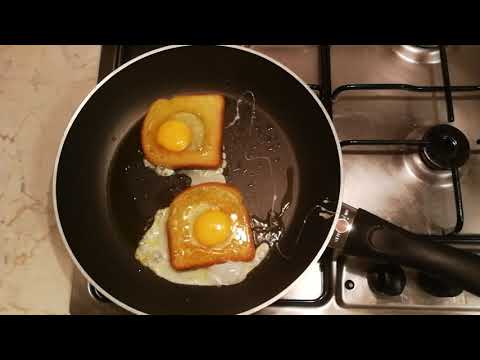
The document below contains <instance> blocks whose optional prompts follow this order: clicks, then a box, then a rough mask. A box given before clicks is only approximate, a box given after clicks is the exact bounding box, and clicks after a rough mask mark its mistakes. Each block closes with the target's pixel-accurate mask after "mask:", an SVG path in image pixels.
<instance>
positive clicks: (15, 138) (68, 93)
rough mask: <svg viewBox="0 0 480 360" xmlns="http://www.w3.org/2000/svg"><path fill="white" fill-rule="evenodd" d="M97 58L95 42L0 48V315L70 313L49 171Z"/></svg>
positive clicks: (68, 267)
mask: <svg viewBox="0 0 480 360" xmlns="http://www.w3.org/2000/svg"><path fill="white" fill-rule="evenodd" d="M99 58H100V46H0V109H1V111H0V124H1V125H0V163H1V166H0V314H68V311H69V300H70V289H71V281H70V277H71V274H72V269H73V266H74V265H73V263H72V262H71V260H70V258H69V256H68V254H67V251H66V250H65V248H64V246H63V243H62V240H61V238H60V235H59V233H58V230H57V227H56V223H55V217H54V214H53V206H52V197H51V181H52V171H53V166H54V162H55V157H56V153H57V149H58V145H59V143H60V140H61V138H62V135H63V132H64V130H65V127H66V125H67V123H68V121H69V119H70V117H71V115H72V114H73V113H74V111H75V109H76V107H77V106H78V105H79V104H80V102H81V101H82V99H83V98H84V97H85V96H86V95H87V94H88V92H89V91H90V90H91V89H92V88H93V87H94V86H95V84H96V79H97V72H98V62H99Z"/></svg>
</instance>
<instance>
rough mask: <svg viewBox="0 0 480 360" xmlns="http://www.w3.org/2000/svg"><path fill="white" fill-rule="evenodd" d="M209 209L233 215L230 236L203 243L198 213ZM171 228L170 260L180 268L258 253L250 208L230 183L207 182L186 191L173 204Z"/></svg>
mask: <svg viewBox="0 0 480 360" xmlns="http://www.w3.org/2000/svg"><path fill="white" fill-rule="evenodd" d="M208 210H220V211H222V212H223V213H225V214H226V215H227V216H228V217H229V218H230V219H232V224H231V229H230V235H229V236H228V238H227V240H225V241H224V242H222V243H221V244H218V245H215V246H213V247H209V246H205V245H202V244H201V243H200V242H199V241H197V240H196V238H195V234H194V231H193V228H194V223H195V221H196V219H197V218H198V216H199V215H200V214H201V213H203V212H204V211H208ZM167 229H168V244H169V252H170V263H171V265H172V267H173V268H175V269H176V270H187V269H193V268H199V267H206V266H210V265H213V264H220V263H224V262H227V261H250V260H252V259H253V258H254V256H255V244H254V241H253V233H252V230H251V227H250V217H249V214H248V211H247V209H246V207H245V205H244V202H243V198H242V194H241V193H240V191H239V190H237V189H236V188H234V187H232V186H230V185H225V184H222V183H204V184H200V185H196V186H193V187H190V188H188V189H187V190H185V191H183V192H182V193H181V194H179V195H178V196H177V197H176V198H175V199H174V200H173V202H172V204H171V205H170V213H169V217H168V221H167Z"/></svg>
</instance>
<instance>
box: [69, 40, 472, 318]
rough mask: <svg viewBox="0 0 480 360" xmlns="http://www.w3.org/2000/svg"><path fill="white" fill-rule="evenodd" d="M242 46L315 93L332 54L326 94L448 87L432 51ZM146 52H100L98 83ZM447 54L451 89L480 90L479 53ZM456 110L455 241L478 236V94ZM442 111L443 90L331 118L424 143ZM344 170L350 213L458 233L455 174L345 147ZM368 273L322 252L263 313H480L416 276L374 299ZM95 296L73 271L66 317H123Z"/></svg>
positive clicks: (340, 104)
mask: <svg viewBox="0 0 480 360" xmlns="http://www.w3.org/2000/svg"><path fill="white" fill-rule="evenodd" d="M246 46H249V47H251V48H253V49H255V50H258V51H260V52H262V53H265V54H267V55H269V56H271V57H273V58H275V59H277V60H279V61H280V62H282V63H284V64H285V65H287V66H288V67H290V68H291V69H292V70H293V71H294V72H296V73H297V74H298V75H299V76H300V77H302V78H303V79H304V80H305V81H306V82H307V83H309V84H317V85H325V82H328V81H329V79H328V72H326V71H325V70H326V69H325V67H326V66H328V61H325V55H326V54H327V55H328V53H329V54H330V56H329V59H330V66H331V71H330V76H331V79H330V80H331V89H332V90H335V89H337V88H338V87H340V86H342V85H345V84H387V83H388V84H392V83H400V84H410V85H421V86H443V85H444V81H445V74H444V73H442V66H441V62H440V52H439V50H438V48H436V47H428V46H427V47H414V46H331V47H330V49H329V50H328V49H327V50H325V49H326V47H323V49H322V50H321V49H320V47H319V46H283V45H276V46H273V45H271V46H270V45H261V46H256V45H246ZM150 49H151V47H144V48H142V47H125V48H123V49H120V50H121V51H114V49H113V50H112V49H111V48H110V49H104V52H103V53H102V57H105V58H104V59H102V62H103V65H102V66H101V71H100V72H102V71H103V72H104V74H100V77H103V76H104V75H106V73H105V64H107V68H108V64H110V66H111V63H113V62H115V61H117V62H122V61H123V60H129V59H130V58H132V57H134V56H137V55H139V54H140V53H142V52H144V51H148V50H150ZM445 50H446V56H447V58H448V71H449V79H450V82H451V85H452V86H455V85H475V86H477V85H480V67H479V66H478V64H479V63H480V46H447V47H445ZM112 54H113V55H112ZM107 56H110V58H108V57H107ZM122 59H123V60H122ZM102 67H103V70H102ZM111 70H112V69H110V71H111ZM325 74H327V75H325ZM318 88H322V86H318ZM323 89H325V86H323ZM452 104H453V115H454V119H455V121H454V122H453V123H451V124H453V125H454V126H455V127H457V128H458V129H460V130H461V131H462V132H463V133H464V134H465V135H466V136H467V138H468V140H469V142H470V148H471V154H470V158H469V160H468V161H467V163H466V164H465V165H464V166H463V167H462V168H461V169H460V183H461V190H462V198H463V209H464V213H465V216H464V225H463V228H462V230H461V232H460V233H459V234H460V235H462V234H480V205H479V204H480V202H479V199H480V188H479V185H480V145H479V144H480V91H469V92H452ZM447 110H448V109H447V101H446V96H445V93H444V91H437V92H430V91H429V92H407V91H400V90H357V91H345V92H342V93H340V94H339V95H338V96H337V97H336V99H335V100H334V101H333V103H332V113H333V116H332V118H333V121H334V124H335V126H336V129H337V132H338V135H339V137H340V139H341V140H346V139H402V140H403V139H421V137H422V135H423V134H424V133H425V131H426V129H428V128H430V127H432V126H434V125H438V124H442V123H447V122H448V111H447ZM344 170H345V190H344V201H345V202H347V203H348V204H350V205H352V206H355V207H362V208H364V209H366V210H368V211H370V212H372V213H374V214H376V215H378V216H380V217H383V218H384V219H386V220H388V221H390V222H392V223H394V224H396V225H399V226H401V227H403V228H405V229H407V230H410V231H413V232H416V233H421V234H436V235H442V234H445V233H449V232H450V231H451V230H452V229H453V228H454V227H455V224H456V219H457V218H456V207H455V198H454V190H453V186H452V181H451V173H450V172H448V171H447V172H444V171H438V170H437V171H433V170H428V168H427V167H426V166H425V165H424V164H423V163H422V161H421V160H420V158H419V155H418V153H417V152H416V151H412V150H411V149H409V150H407V149H404V148H402V147H400V146H369V147H365V146H362V147H355V146H353V147H350V146H349V147H347V148H344ZM478 238H479V241H478V245H477V241H476V240H472V239H475V237H473V236H470V237H468V236H466V237H464V238H463V240H465V239H467V240H469V241H461V240H462V238H459V237H457V240H455V241H450V240H449V242H451V244H452V245H453V246H459V247H463V248H466V249H469V250H471V251H474V252H480V236H479V237H478ZM458 239H460V240H458ZM372 269H375V265H374V264H373V263H372V262H371V261H369V260H364V259H359V258H354V257H345V256H342V255H337V254H332V253H331V252H328V253H327V254H326V255H325V256H324V257H322V260H321V263H320V264H313V265H312V266H311V267H310V269H309V271H308V272H307V273H306V274H305V276H304V277H303V278H302V280H301V281H300V282H299V283H298V285H297V286H296V287H295V288H294V289H293V290H292V291H291V292H290V293H289V294H287V296H286V297H285V299H283V300H282V301H281V302H279V303H278V304H275V305H273V306H270V307H268V308H266V309H264V310H262V311H260V312H259V314H404V313H409V314H433V313H443V314H455V313H467V314H480V298H479V297H476V296H474V295H472V294H470V293H468V292H466V291H457V292H456V293H455V294H454V295H453V296H433V295H431V294H430V293H429V292H431V290H428V291H427V290H426V288H425V286H424V285H421V283H420V281H419V278H418V276H419V275H418V274H417V273H416V272H414V271H412V270H409V269H406V268H403V269H399V270H398V271H400V272H402V271H403V273H404V274H405V278H406V282H405V287H404V288H403V290H402V291H401V292H400V293H399V294H398V291H397V294H395V295H386V294H385V293H382V291H380V292H379V291H378V289H376V290H375V289H373V290H372V288H371V287H370V286H369V283H368V273H369V272H371V271H372ZM458 292H459V294H457V293H458ZM92 293H93V294H94V295H95V290H94V289H91V288H90V289H89V287H88V283H87V282H86V280H85V279H84V278H83V276H82V275H81V274H80V273H79V272H78V271H75V273H74V275H73V278H72V295H71V304H70V311H71V313H72V314H124V313H126V312H125V311H123V310H122V309H119V308H118V307H117V306H116V305H113V304H112V303H108V302H107V303H106V302H102V301H99V300H97V299H96V297H95V296H92ZM437 295H438V294H437ZM450 295H452V294H450ZM285 300H286V301H285Z"/></svg>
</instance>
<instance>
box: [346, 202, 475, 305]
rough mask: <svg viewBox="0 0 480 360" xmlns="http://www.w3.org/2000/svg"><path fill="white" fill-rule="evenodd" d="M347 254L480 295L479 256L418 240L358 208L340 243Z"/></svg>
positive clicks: (417, 237) (414, 235) (418, 237)
mask: <svg viewBox="0 0 480 360" xmlns="http://www.w3.org/2000/svg"><path fill="white" fill-rule="evenodd" d="M342 248H343V252H344V253H345V254H347V255H355V256H364V257H374V258H376V259H381V260H384V261H387V262H390V263H395V264H398V265H404V266H407V267H411V268H414V269H417V270H419V271H422V272H425V273H428V274H431V275H434V276H438V277H440V278H442V279H445V280H449V281H452V282H454V283H455V284H456V285H458V286H459V287H462V288H463V289H464V290H467V291H469V292H471V293H473V294H475V295H477V296H480V256H478V255H475V254H473V253H470V252H468V251H463V250H460V249H457V248H454V247H451V246H448V245H444V244H439V243H436V242H432V241H428V240H425V239H422V238H420V236H418V235H416V234H413V233H411V232H409V231H406V230H405V229H402V228H400V227H398V226H396V225H393V224H391V223H389V222H388V221H385V220H383V219H381V218H379V217H378V216H376V215H373V214H371V213H369V212H368V211H365V210H363V209H358V210H357V212H356V214H355V218H354V219H353V222H352V225H351V229H350V232H349V234H348V237H347V238H346V239H345V242H344V243H343V246H342Z"/></svg>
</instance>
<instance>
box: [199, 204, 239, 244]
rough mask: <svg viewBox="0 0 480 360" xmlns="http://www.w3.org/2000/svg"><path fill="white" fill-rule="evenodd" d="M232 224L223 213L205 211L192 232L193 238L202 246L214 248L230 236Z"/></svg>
mask: <svg viewBox="0 0 480 360" xmlns="http://www.w3.org/2000/svg"><path fill="white" fill-rule="evenodd" d="M231 226H232V222H231V221H230V218H229V217H228V216H227V214H225V213H224V212H223V211H219V210H212V211H206V212H204V213H203V214H202V215H200V216H199V217H198V218H197V220H196V221H195V224H194V225H193V231H194V234H195V238H196V239H197V240H198V241H199V242H200V243H201V244H203V245H206V246H214V245H217V244H220V243H222V242H224V241H225V240H227V238H228V237H229V236H230V234H231V229H230V228H231Z"/></svg>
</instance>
